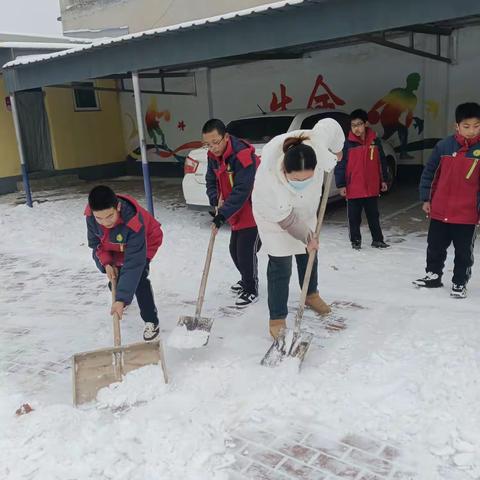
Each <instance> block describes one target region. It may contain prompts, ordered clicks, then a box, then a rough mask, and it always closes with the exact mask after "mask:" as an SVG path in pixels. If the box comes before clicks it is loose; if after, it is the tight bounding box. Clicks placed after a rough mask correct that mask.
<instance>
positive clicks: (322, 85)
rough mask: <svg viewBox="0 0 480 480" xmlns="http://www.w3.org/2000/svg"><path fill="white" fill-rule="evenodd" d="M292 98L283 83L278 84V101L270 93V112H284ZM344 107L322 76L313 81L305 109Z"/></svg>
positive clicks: (273, 93) (275, 95) (343, 103)
mask: <svg viewBox="0 0 480 480" xmlns="http://www.w3.org/2000/svg"><path fill="white" fill-rule="evenodd" d="M292 102H293V98H292V97H289V96H288V95H287V87H286V86H285V84H284V83H281V84H280V99H278V97H277V94H276V93H275V92H272V99H271V101H270V111H271V112H277V111H285V110H287V107H288V105H289V104H290V103H292ZM343 105H345V101H344V100H343V99H341V98H340V97H339V96H338V95H336V94H335V93H333V90H332V89H331V88H330V87H329V86H328V85H327V83H326V81H325V80H324V78H323V75H318V76H317V78H316V80H315V85H314V87H313V89H312V92H311V93H310V96H309V98H308V101H307V106H306V108H328V109H335V108H336V107H341V106H343Z"/></svg>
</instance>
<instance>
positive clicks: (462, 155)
mask: <svg viewBox="0 0 480 480" xmlns="http://www.w3.org/2000/svg"><path fill="white" fill-rule="evenodd" d="M455 121H456V133H455V135H450V136H448V137H446V138H444V139H443V140H441V141H440V142H438V143H437V144H436V145H435V148H434V149H433V152H432V154H431V156H430V159H429V160H428V163H427V165H425V168H424V169H423V173H422V178H421V179H420V199H421V200H422V201H423V202H424V203H423V211H424V212H425V213H426V214H427V215H428V216H429V217H430V227H429V229H428V238H427V243H428V246H427V266H426V269H425V271H426V275H425V277H423V278H419V279H417V280H415V281H414V282H413V283H414V285H416V286H417V287H426V288H439V287H442V286H443V284H442V275H443V268H444V266H445V260H446V258H447V249H448V247H449V246H450V244H451V243H453V246H454V248H455V261H454V268H453V278H452V290H451V292H450V295H451V296H452V297H454V298H465V297H466V296H467V283H468V281H469V279H470V275H471V273H472V266H473V245H474V242H475V235H476V231H475V230H476V225H478V224H479V223H480V165H479V162H480V105H479V104H478V103H473V102H470V103H462V104H460V105H458V107H457V108H456V110H455Z"/></svg>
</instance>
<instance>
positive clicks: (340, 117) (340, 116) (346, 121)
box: [300, 112, 350, 136]
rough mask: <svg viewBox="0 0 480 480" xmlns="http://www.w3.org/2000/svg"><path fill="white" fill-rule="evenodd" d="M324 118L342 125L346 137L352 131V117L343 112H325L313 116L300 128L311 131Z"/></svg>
mask: <svg viewBox="0 0 480 480" xmlns="http://www.w3.org/2000/svg"><path fill="white" fill-rule="evenodd" d="M322 118H333V119H334V120H336V121H337V122H338V123H339V124H340V126H341V127H342V130H343V133H344V134H345V136H346V135H348V132H349V131H350V117H349V115H348V114H346V113H342V112H323V113H317V114H314V115H311V116H310V117H307V118H306V119H305V120H304V121H303V122H302V126H301V127H300V128H301V129H304V130H311V129H312V128H313V127H314V126H315V124H316V123H317V122H318V121H319V120H322Z"/></svg>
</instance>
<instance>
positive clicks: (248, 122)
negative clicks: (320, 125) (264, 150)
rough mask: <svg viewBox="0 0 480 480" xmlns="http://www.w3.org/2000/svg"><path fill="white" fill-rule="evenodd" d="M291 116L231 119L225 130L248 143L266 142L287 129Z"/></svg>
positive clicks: (291, 119)
mask: <svg viewBox="0 0 480 480" xmlns="http://www.w3.org/2000/svg"><path fill="white" fill-rule="evenodd" d="M293 118H294V117H293V116H291V115H288V116H287V115H286V116H278V117H277V116H275V117H268V116H264V117H256V118H243V119H241V120H233V121H232V122H230V123H229V124H228V125H227V132H228V133H231V134H232V135H234V136H235V137H238V138H242V139H243V140H246V141H247V142H250V143H266V142H268V141H269V140H271V139H272V138H273V137H275V136H277V135H281V134H282V133H285V132H287V131H288V128H289V127H290V124H291V123H292V121H293Z"/></svg>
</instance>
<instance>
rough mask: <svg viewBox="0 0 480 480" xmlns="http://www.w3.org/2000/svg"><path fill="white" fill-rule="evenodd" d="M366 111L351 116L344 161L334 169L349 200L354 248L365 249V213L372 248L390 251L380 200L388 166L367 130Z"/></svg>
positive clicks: (376, 141)
mask: <svg viewBox="0 0 480 480" xmlns="http://www.w3.org/2000/svg"><path fill="white" fill-rule="evenodd" d="M367 122H368V114H367V112H366V111H365V110H361V109H358V110H354V111H353V112H352V113H351V114H350V126H351V130H350V133H349V135H348V138H347V140H346V141H345V145H344V148H343V157H342V160H341V161H340V162H339V163H337V165H336V167H335V183H336V185H337V188H339V189H340V195H342V196H343V197H346V198H347V211H348V224H349V229H350V241H351V242H352V248H353V249H355V250H360V249H361V248H362V236H361V234H360V224H361V223H362V210H365V214H366V216H367V221H368V226H369V228H370V233H371V234H372V247H374V248H387V247H389V246H390V245H388V244H386V243H385V242H384V240H383V233H382V229H381V227H380V214H379V212H378V202H377V199H378V197H379V195H380V191H382V192H385V191H387V189H388V186H387V184H386V182H385V180H386V178H387V164H386V160H385V153H384V152H383V148H382V144H381V141H380V139H378V138H377V134H376V133H375V132H374V131H373V130H372V129H371V128H369V127H368V124H367Z"/></svg>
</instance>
